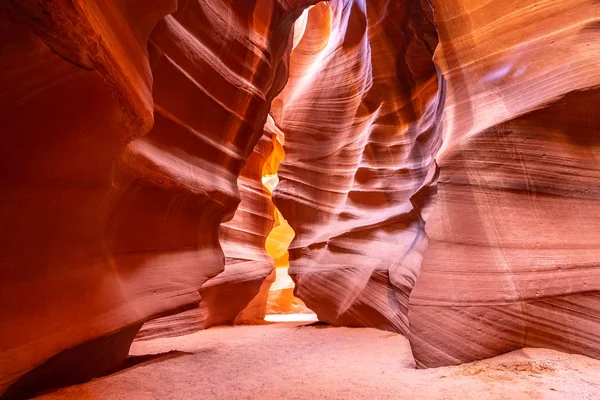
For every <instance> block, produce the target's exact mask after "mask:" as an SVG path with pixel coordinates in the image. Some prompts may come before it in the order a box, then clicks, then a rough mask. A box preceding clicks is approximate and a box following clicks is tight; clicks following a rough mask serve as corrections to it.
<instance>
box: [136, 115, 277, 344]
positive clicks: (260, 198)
mask: <svg viewBox="0 0 600 400" xmlns="http://www.w3.org/2000/svg"><path fill="white" fill-rule="evenodd" d="M275 129H276V127H275V126H274V124H273V123H272V119H271V118H269V120H268V121H267V123H266V124H265V127H264V133H263V136H262V137H261V138H260V140H259V142H258V143H257V145H256V146H255V147H254V149H253V151H252V153H251V154H250V156H249V157H248V159H247V161H246V164H245V165H244V168H243V169H242V171H241V173H240V177H239V178H238V188H239V192H240V197H241V202H240V204H239V206H238V208H237V210H236V211H235V215H234V217H233V219H232V220H231V221H228V222H225V223H223V224H221V226H220V230H219V241H220V243H221V246H222V249H223V253H224V256H225V270H224V271H223V272H221V273H219V274H218V275H217V276H215V277H213V278H211V279H209V280H207V281H206V282H205V283H204V284H203V285H202V288H201V289H200V295H201V297H202V301H201V303H200V306H199V307H198V308H195V309H192V310H188V311H184V312H182V313H179V314H175V315H169V316H165V317H162V318H157V319H155V320H152V321H149V322H147V323H146V324H144V326H143V327H142V329H141V330H140V332H139V333H138V335H137V336H136V340H148V339H154V338H157V337H169V336H180V335H184V334H189V333H192V332H195V331H198V330H200V329H204V328H208V327H210V326H212V325H219V324H232V323H234V322H252V321H257V320H263V319H264V317H265V314H266V306H267V300H266V293H267V292H268V290H269V286H270V285H271V283H272V282H273V280H274V276H273V277H270V279H267V277H269V276H270V275H271V272H273V269H274V265H273V259H272V258H271V256H270V255H269V253H268V252H267V249H266V243H267V237H268V236H269V235H270V233H271V230H272V227H273V225H274V222H275V221H274V216H275V206H274V205H273V200H272V199H271V191H270V190H269V189H268V188H267V187H266V186H265V185H263V176H264V174H265V173H268V172H269V171H270V170H271V168H272V164H273V163H274V161H273V158H274V153H276V148H281V145H279V144H277V145H276V147H275V148H274V142H275V143H278V142H277V140H276V133H275ZM274 138H275V140H274ZM275 157H278V156H277V154H275ZM261 288H262V290H261ZM259 292H262V293H260V294H259ZM251 302H252V303H251Z"/></svg>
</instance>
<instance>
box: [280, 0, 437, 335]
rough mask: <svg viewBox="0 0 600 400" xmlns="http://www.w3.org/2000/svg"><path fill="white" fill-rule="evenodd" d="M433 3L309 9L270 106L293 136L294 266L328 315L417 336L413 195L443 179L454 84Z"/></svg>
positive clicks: (283, 207) (288, 206)
mask: <svg viewBox="0 0 600 400" xmlns="http://www.w3.org/2000/svg"><path fill="white" fill-rule="evenodd" d="M436 45H437V34H436V30H435V26H434V24H433V14H432V9H431V6H430V5H429V4H428V2H426V1H397V0H394V1H391V0H390V1H379V2H364V1H351V0H349V1H341V0H334V1H329V2H327V3H320V4H318V5H316V6H314V7H313V8H311V9H310V11H309V12H308V17H307V22H306V27H305V30H304V33H303V36H302V38H301V40H300V41H299V43H298V45H297V47H296V48H295V49H294V51H293V52H292V55H291V61H290V79H289V81H288V84H287V85H286V87H285V89H284V90H283V92H282V93H281V94H280V95H279V96H278V97H277V99H276V100H275V101H274V102H273V105H272V109H271V113H272V115H273V117H274V119H275V121H276V122H277V124H278V126H279V127H280V128H281V129H282V131H283V132H284V133H285V137H286V141H285V146H284V148H285V152H286V157H285V159H284V161H283V163H282V165H281V167H280V170H279V173H278V174H279V178H280V181H281V182H280V184H279V185H278V186H277V188H276V189H275V193H274V199H275V204H276V206H277V207H278V209H279V210H280V211H281V213H282V214H283V216H284V217H285V218H286V219H287V220H288V221H289V223H290V225H291V227H292V228H293V229H294V231H295V232H296V237H295V239H294V241H293V242H292V244H291V246H290V269H289V273H290V275H291V276H292V278H293V279H294V281H295V283H296V290H295V294H296V296H298V297H299V298H300V299H302V300H303V301H304V302H305V303H306V305H307V306H308V307H309V308H311V309H312V310H314V311H315V312H316V313H317V315H318V317H319V319H320V320H322V321H326V322H329V323H332V324H336V325H350V326H373V327H378V328H382V329H388V330H393V331H399V332H403V333H407V329H408V323H407V302H408V295H409V293H410V291H411V289H412V287H413V285H414V282H415V279H416V277H417V275H418V270H419V266H420V264H421V257H422V254H423V251H424V249H425V247H426V237H425V234H424V231H423V219H422V218H421V215H420V209H421V208H422V206H423V204H422V203H423V202H425V201H426V200H427V198H428V197H429V194H428V193H425V192H423V193H422V194H423V196H421V197H422V198H421V199H420V200H419V202H417V201H415V202H414V203H413V202H412V201H411V199H413V200H415V199H416V198H415V197H414V196H415V195H416V194H417V193H418V192H419V191H420V189H421V188H423V187H424V186H425V185H426V184H427V183H428V182H429V181H430V180H431V179H432V178H433V175H434V172H435V163H434V155H435V154H436V152H437V150H438V148H439V146H440V144H441V140H440V139H441V134H440V132H439V121H440V119H441V110H442V107H443V99H444V83H443V79H442V78H441V76H440V75H439V74H438V72H437V70H436V67H435V65H434V64H433V61H432V56H433V51H434V49H435V47H436Z"/></svg>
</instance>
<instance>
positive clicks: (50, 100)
mask: <svg viewBox="0 0 600 400" xmlns="http://www.w3.org/2000/svg"><path fill="white" fill-rule="evenodd" d="M313 2H314V1H310V0H306V1H304V0H292V1H286V2H280V1H275V0H272V1H271V0H261V1H258V0H257V1H243V2H241V1H238V2H235V5H228V4H226V3H225V2H222V1H202V2H198V1H187V0H180V1H179V2H178V6H177V9H176V2H175V1H172V0H168V1H167V0H165V1H160V0H156V1H152V2H144V1H140V0H134V1H124V0H112V1H103V2H99V1H83V0H54V1H53V2H35V1H22V2H17V1H4V2H2V3H0V52H1V53H2V59H1V61H0V63H1V65H2V66H1V68H0V87H2V92H1V93H0V125H1V126H2V128H3V130H2V132H3V134H2V137H3V142H2V146H0V152H1V154H0V163H1V164H0V180H1V183H2V187H3V195H2V198H1V199H0V220H1V226H2V230H1V233H0V235H1V237H0V243H1V248H2V256H1V259H0V262H1V268H0V296H1V297H0V305H1V307H0V308H2V313H0V393H2V392H5V393H4V395H6V396H7V397H11V396H21V395H24V394H27V393H29V394H30V393H33V392H34V391H35V390H37V389H39V388H40V387H44V386H47V385H48V384H59V383H69V382H74V381H78V380H81V379H84V378H86V377H89V376H93V375H95V374H98V373H101V372H103V371H106V370H109V369H111V368H114V367H115V366H116V365H118V364H119V363H120V362H121V361H122V360H123V358H124V357H125V356H126V355H127V349H128V347H129V344H130V343H131V340H133V337H134V336H135V333H136V332H137V330H138V329H139V326H140V325H141V324H142V323H143V322H145V321H147V320H149V319H151V318H154V317H158V316H160V315H166V314H173V313H175V312H177V311H178V310H182V309H186V308H190V307H195V306H197V304H198V302H199V301H200V295H199V292H198V290H199V289H200V287H201V286H202V285H203V284H204V282H206V281H207V280H208V279H209V278H211V277H213V276H215V275H217V274H218V273H220V272H221V271H223V252H222V251H221V249H220V246H219V225H220V223H221V222H222V221H223V220H226V219H228V218H231V216H232V215H233V213H234V211H235V209H236V207H237V204H238V203H239V201H240V195H239V192H238V189H237V186H236V182H237V178H238V176H239V173H240V171H241V169H242V167H243V166H244V163H245V160H246V158H247V157H248V155H249V154H250V153H251V151H252V149H253V147H254V145H255V144H256V143H257V142H258V140H259V139H260V137H261V135H262V133H263V126H264V123H265V120H266V118H267V113H268V111H269V108H270V103H271V101H272V99H273V97H274V96H275V95H276V94H277V93H279V92H280V91H281V89H282V88H283V86H284V84H285V82H286V80H287V75H288V72H287V70H288V58H289V52H290V51H291V47H292V44H293V35H292V26H293V23H294V21H295V20H296V19H297V17H299V16H300V14H301V12H302V10H303V8H304V7H306V6H308V5H310V3H313ZM170 13H173V14H171V15H168V16H167V17H165V18H164V19H162V20H161V18H163V16H165V15H167V14H170ZM159 20H160V22H159V23H158V25H157V26H156V28H155V29H154V30H153V31H152V28H153V27H154V26H155V25H156V23H157V21H159ZM151 31H152V34H151V39H150V45H149V47H148V36H149V35H150V33H151ZM148 49H149V51H148ZM153 80H154V82H153ZM253 273H254V272H253ZM261 274H263V272H261ZM100 350H101V351H100ZM83 366H85V368H83ZM7 389H8V390H7Z"/></svg>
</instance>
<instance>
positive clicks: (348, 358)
mask: <svg viewBox="0 0 600 400" xmlns="http://www.w3.org/2000/svg"><path fill="white" fill-rule="evenodd" d="M152 354H154V355H155V356H150V355H152ZM131 355H132V357H133V358H132V360H130V361H131V364H134V363H136V362H137V364H135V365H132V366H131V367H129V368H127V369H124V370H122V371H119V372H117V373H114V374H112V375H109V376H105V377H102V378H98V379H94V380H92V381H90V382H87V383H84V384H81V385H76V386H71V387H68V388H63V389H60V390H57V391H54V392H51V393H48V394H46V395H44V396H42V397H41V399H44V400H50V399H103V400H104V399H107V400H113V399H114V400H117V399H127V400H137V399H167V400H168V399H173V400H181V399H227V400H229V399H369V400H376V399H418V400H426V399H452V400H454V399H457V400H463V399H477V400H479V399H481V400H487V399H510V400H518V399H519V400H520V399H524V400H525V399H527V400H529V399H556V400H570V399H573V400H598V399H600V361H599V360H594V359H591V358H587V357H583V356H579V355H571V354H565V353H560V352H557V351H553V350H546V349H531V348H527V349H523V350H517V351H514V352H511V353H508V354H505V355H502V356H499V357H495V358H493V359H489V360H484V361H478V362H475V363H470V364H464V365H461V366H456V367H444V368H435V369H427V370H417V369H415V368H414V360H413V357H412V353H411V350H410V346H409V343H408V341H407V340H406V338H404V337H403V336H402V335H398V334H395V333H390V332H384V331H379V330H376V329H370V328H336V327H329V326H307V325H302V324H299V323H278V324H270V325H254V326H236V327H217V328H211V329H208V330H204V331H200V332H197V333H195V334H192V335H187V336H182V337H177V338H168V339H155V340H151V341H145V342H136V343H134V345H133V346H132V348H131Z"/></svg>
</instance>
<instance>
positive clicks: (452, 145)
mask: <svg viewBox="0 0 600 400" xmlns="http://www.w3.org/2000/svg"><path fill="white" fill-rule="evenodd" d="M434 5H435V6H436V7H435V10H436V11H435V13H436V23H437V26H438V29H439V32H440V41H441V42H440V47H439V49H438V52H437V53H436V57H435V60H436V62H437V64H438V65H439V66H440V68H441V69H442V71H443V73H444V75H445V77H446V79H447V81H448V98H447V104H446V112H445V118H444V125H445V130H444V145H443V148H442V149H441V152H440V154H439V155H438V158H437V159H438V163H439V166H440V170H441V171H440V176H439V183H438V191H439V196H438V199H437V203H436V204H435V206H434V207H433V208H432V210H431V216H430V217H429V219H428V221H427V224H426V232H427V234H428V236H429V248H428V250H427V252H426V255H425V259H424V262H423V266H422V269H421V274H420V275H419V277H418V279H417V284H416V286H415V289H414V291H413V292H412V294H411V297H410V313H409V321H410V341H411V345H412V349H413V354H414V356H415V359H416V360H417V363H418V365H420V366H422V367H437V366H441V365H449V364H459V363H462V362H468V361H472V360H477V359H482V358H486V357H492V356H496V355H498V354H501V353H505V352H508V351H511V350H513V349H517V348H520V347H524V346H536V347H546V348H552V349H557V350H561V351H567V352H577V353H581V354H584V355H587V356H591V357H597V358H598V357H600V336H598V332H600V264H599V263H598V260H600V246H599V245H598V244H599V241H598V238H599V237H600V118H599V117H598V116H597V115H599V114H598V113H599V112H600V92H599V91H598V89H597V87H598V85H599V84H600V70H599V69H598V60H599V59H600V42H599V41H598V37H599V35H600V25H598V21H597V19H598V17H599V16H600V4H598V3H597V2H592V1H579V0H574V1H561V2H555V1H520V2H506V1H500V0H497V1H489V2H486V3H485V4H482V3H481V2H469V1H467V2H464V1H456V0H455V1H445V0H444V1H441V0H440V1H435V4H434Z"/></svg>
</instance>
